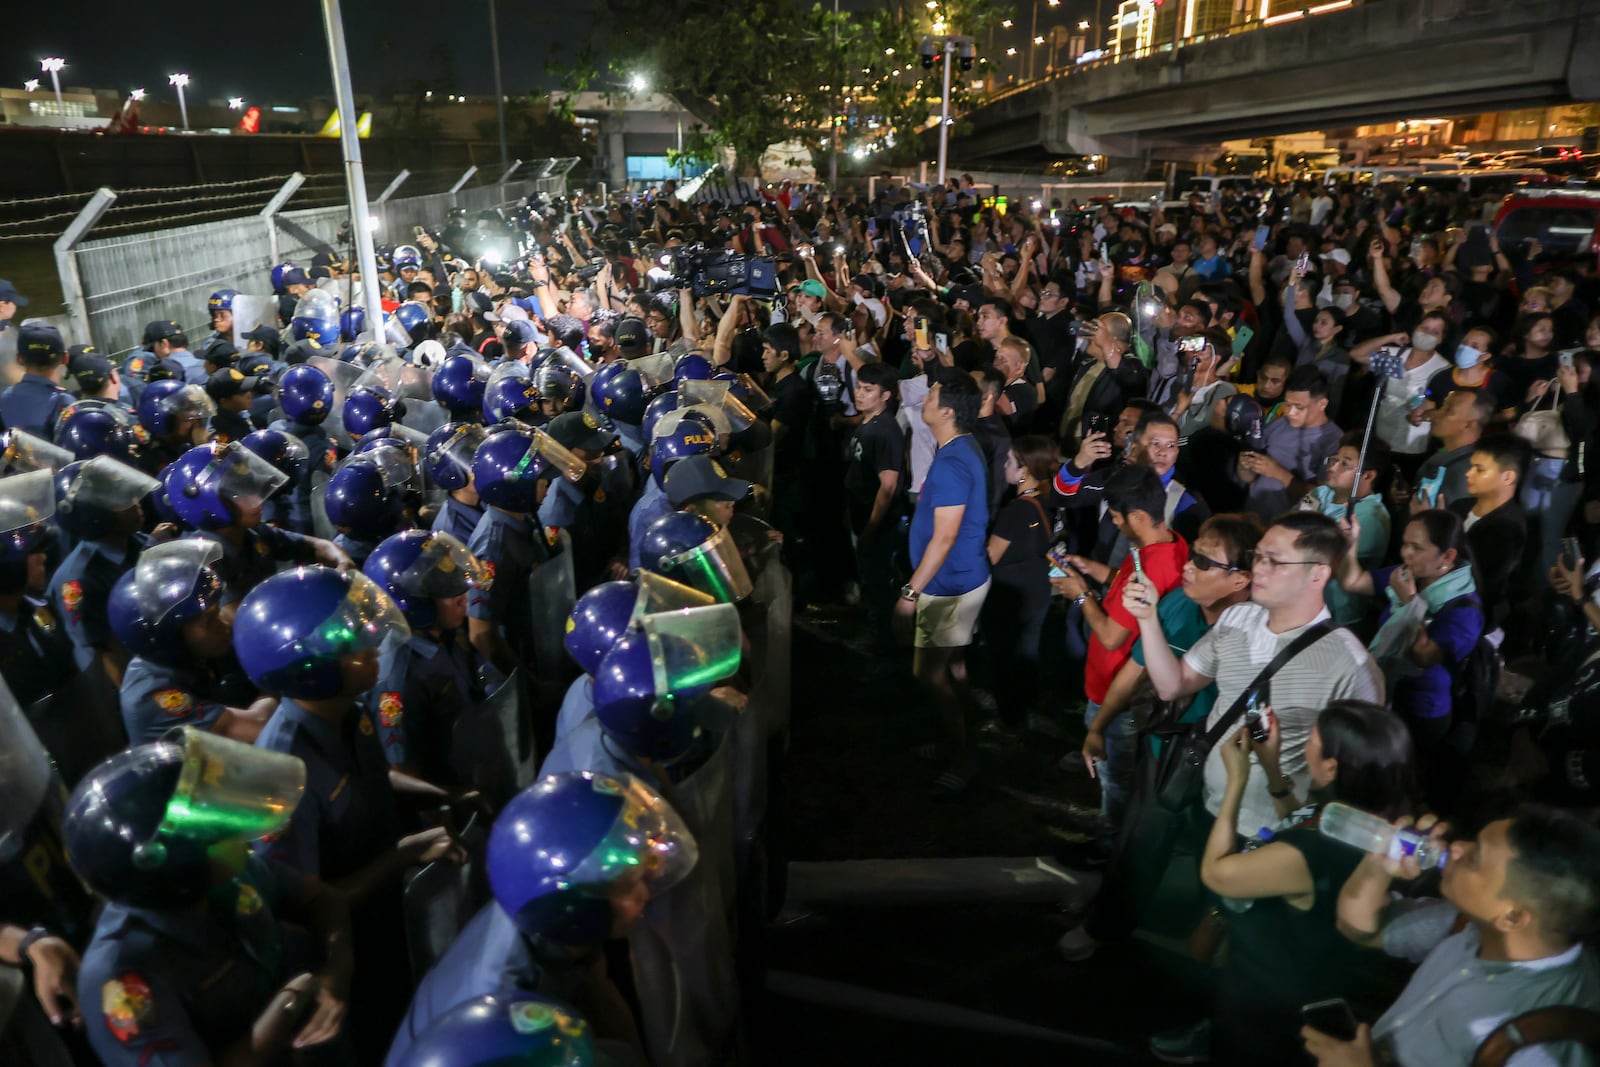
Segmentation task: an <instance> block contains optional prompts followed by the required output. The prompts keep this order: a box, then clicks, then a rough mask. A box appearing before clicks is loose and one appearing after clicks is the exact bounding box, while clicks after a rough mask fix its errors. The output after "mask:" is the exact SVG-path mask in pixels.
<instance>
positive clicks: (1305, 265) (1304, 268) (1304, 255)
mask: <svg viewBox="0 0 1600 1067" xmlns="http://www.w3.org/2000/svg"><path fill="white" fill-rule="evenodd" d="M1294 269H1295V270H1297V271H1299V272H1300V273H1301V274H1306V273H1308V272H1309V271H1310V270H1311V253H1310V252H1301V253H1300V258H1299V259H1297V260H1295V261H1294Z"/></svg>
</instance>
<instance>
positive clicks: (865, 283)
mask: <svg viewBox="0 0 1600 1067" xmlns="http://www.w3.org/2000/svg"><path fill="white" fill-rule="evenodd" d="M850 284H851V285H853V286H855V287H856V288H857V289H860V290H862V291H863V292H865V293H866V294H867V295H868V296H877V295H878V279H877V278H875V277H873V276H872V275H870V274H857V275H856V276H855V277H854V278H851V279H850Z"/></svg>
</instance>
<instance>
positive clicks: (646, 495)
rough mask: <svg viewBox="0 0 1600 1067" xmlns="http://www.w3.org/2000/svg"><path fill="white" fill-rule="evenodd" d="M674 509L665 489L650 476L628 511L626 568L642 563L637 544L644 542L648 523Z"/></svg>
mask: <svg viewBox="0 0 1600 1067" xmlns="http://www.w3.org/2000/svg"><path fill="white" fill-rule="evenodd" d="M674 510H676V509H674V508H673V506H672V501H670V500H668V499H667V491H666V490H665V489H663V488H661V486H659V485H657V484H656V480H655V479H654V478H650V479H649V480H648V481H647V482H646V483H645V487H644V492H643V493H640V494H639V499H638V501H637V502H636V503H635V504H634V505H633V510H632V511H631V512H629V513H628V569H629V570H633V571H636V570H638V569H639V568H640V567H642V566H643V565H644V564H642V563H640V562H639V546H640V545H642V544H644V535H645V532H646V531H647V530H649V529H650V524H651V523H653V522H655V521H656V520H657V519H659V518H661V516H663V515H670V514H671V513H672V512H673V511H674Z"/></svg>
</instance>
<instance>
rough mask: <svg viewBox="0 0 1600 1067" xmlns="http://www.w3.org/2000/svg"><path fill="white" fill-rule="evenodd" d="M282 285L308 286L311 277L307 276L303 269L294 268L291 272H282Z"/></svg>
mask: <svg viewBox="0 0 1600 1067" xmlns="http://www.w3.org/2000/svg"><path fill="white" fill-rule="evenodd" d="M283 284H284V286H285V287H287V286H290V285H310V284H311V275H309V274H307V273H306V272H305V269H304V268H302V267H295V268H294V269H292V270H286V271H284V272H283Z"/></svg>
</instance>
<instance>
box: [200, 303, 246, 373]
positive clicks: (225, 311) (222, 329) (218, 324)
mask: <svg viewBox="0 0 1600 1067" xmlns="http://www.w3.org/2000/svg"><path fill="white" fill-rule="evenodd" d="M238 295H239V291H238V290H237V289H218V290H217V291H216V292H214V293H212V294H211V296H210V297H209V298H208V299H207V300H206V313H207V314H209V315H210V316H211V334H210V336H208V337H207V338H206V339H205V340H204V341H202V342H200V359H201V360H202V361H204V362H206V363H211V364H213V365H217V366H220V362H219V359H218V358H216V357H217V352H216V350H217V348H218V347H219V346H221V345H227V346H229V347H230V348H231V347H233V298H234V297H236V296H238ZM235 354H237V349H236V350H235Z"/></svg>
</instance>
